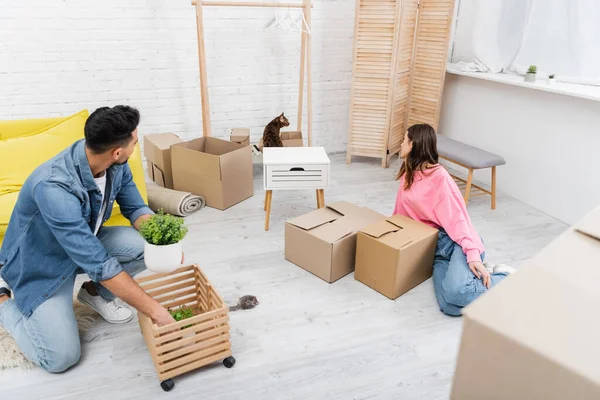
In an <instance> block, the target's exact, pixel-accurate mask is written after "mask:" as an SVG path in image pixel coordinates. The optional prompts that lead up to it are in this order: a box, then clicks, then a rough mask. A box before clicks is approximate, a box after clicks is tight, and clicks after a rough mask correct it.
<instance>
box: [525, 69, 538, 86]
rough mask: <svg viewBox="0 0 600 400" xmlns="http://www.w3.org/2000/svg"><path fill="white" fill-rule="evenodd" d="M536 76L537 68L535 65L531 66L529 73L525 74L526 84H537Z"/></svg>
mask: <svg viewBox="0 0 600 400" xmlns="http://www.w3.org/2000/svg"><path fill="white" fill-rule="evenodd" d="M536 74H537V67H536V66H535V65H530V66H529V69H528V70H527V73H526V74H525V82H535V77H536Z"/></svg>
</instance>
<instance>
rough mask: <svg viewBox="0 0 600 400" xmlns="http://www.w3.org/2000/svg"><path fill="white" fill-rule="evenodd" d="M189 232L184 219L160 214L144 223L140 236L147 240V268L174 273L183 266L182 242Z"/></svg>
mask: <svg viewBox="0 0 600 400" xmlns="http://www.w3.org/2000/svg"><path fill="white" fill-rule="evenodd" d="M187 232H188V228H187V227H186V226H185V222H184V221H183V218H179V217H175V216H173V215H170V214H165V213H164V211H162V210H159V212H158V213H157V214H155V215H153V216H151V217H150V218H148V219H147V220H146V221H144V222H143V223H142V226H141V228H140V234H141V235H142V237H143V238H144V239H145V240H146V243H145V245H144V261H145V263H146V267H147V268H148V269H149V270H150V271H152V272H157V273H168V272H172V271H174V270H175V269H177V268H178V267H179V266H181V261H182V254H183V248H182V246H181V240H183V238H184V237H185V235H186V234H187Z"/></svg>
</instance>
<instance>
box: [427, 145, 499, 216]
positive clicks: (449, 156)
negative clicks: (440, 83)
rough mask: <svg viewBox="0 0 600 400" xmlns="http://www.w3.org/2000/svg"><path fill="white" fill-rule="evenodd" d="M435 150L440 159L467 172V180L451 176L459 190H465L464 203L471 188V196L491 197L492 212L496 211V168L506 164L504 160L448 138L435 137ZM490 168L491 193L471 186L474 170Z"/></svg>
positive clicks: (466, 201) (469, 194)
mask: <svg viewBox="0 0 600 400" xmlns="http://www.w3.org/2000/svg"><path fill="white" fill-rule="evenodd" d="M437 150H438V154H439V156H440V158H443V159H445V160H448V161H450V162H452V163H454V164H458V165H460V166H461V167H464V168H467V169H468V170H469V177H468V178H467V180H464V179H462V178H459V177H457V176H455V175H452V174H451V176H452V178H454V180H455V181H456V182H457V184H458V187H459V188H460V189H463V188H464V189H465V194H464V199H465V203H467V204H468V203H469V198H470V197H471V188H475V189H476V193H475V194H473V196H481V195H485V194H489V195H491V196H492V210H495V209H496V167H497V166H498V165H504V164H506V161H505V160H504V158H502V157H500V156H499V155H496V154H493V153H490V152H487V151H485V150H481V149H478V148H477V147H473V146H469V145H468V144H464V143H461V142H459V141H458V140H454V139H450V138H449V137H446V136H442V135H437ZM483 168H491V169H492V188H491V191H489V190H487V189H484V188H482V187H481V186H477V185H475V184H473V171H474V170H476V169H483Z"/></svg>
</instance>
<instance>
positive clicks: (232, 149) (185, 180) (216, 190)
mask: <svg viewBox="0 0 600 400" xmlns="http://www.w3.org/2000/svg"><path fill="white" fill-rule="evenodd" d="M171 157H172V160H171V165H172V168H173V179H174V185H175V189H176V190H182V191H185V192H190V193H193V194H195V195H199V196H202V197H204V199H205V200H206V205H207V206H209V207H213V208H217V209H219V210H225V209H226V208H229V207H231V206H233V205H234V204H237V203H239V202H240V201H242V200H245V199H247V198H249V197H251V196H252V195H253V194H254V182H253V177H252V150H251V149H250V146H243V145H241V144H238V143H232V142H228V141H227V140H221V139H217V138H213V137H203V138H199V139H194V140H191V141H188V142H181V143H176V144H174V145H173V146H171Z"/></svg>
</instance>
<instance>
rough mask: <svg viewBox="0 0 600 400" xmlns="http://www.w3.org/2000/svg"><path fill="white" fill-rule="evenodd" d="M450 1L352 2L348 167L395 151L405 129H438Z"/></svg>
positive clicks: (386, 161)
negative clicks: (421, 126)
mask: <svg viewBox="0 0 600 400" xmlns="http://www.w3.org/2000/svg"><path fill="white" fill-rule="evenodd" d="M453 7H454V1H453V0H420V1H419V0H357V2H356V11H355V13H356V15H355V30H354V66H353V81H352V88H351V102H350V125H349V135H348V162H350V161H351V157H352V156H353V155H357V156H368V157H376V158H381V159H382V166H384V167H387V166H388V160H389V156H390V155H391V154H394V153H397V152H399V150H400V145H401V143H402V140H403V138H404V133H405V132H406V129H407V128H408V126H410V125H412V124H414V123H419V122H427V123H429V124H431V125H433V126H434V127H435V128H437V119H438V118H439V105H440V101H441V94H442V89H443V80H444V74H445V69H446V54H447V47H448V39H449V35H450V26H451V21H452V14H453Z"/></svg>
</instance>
